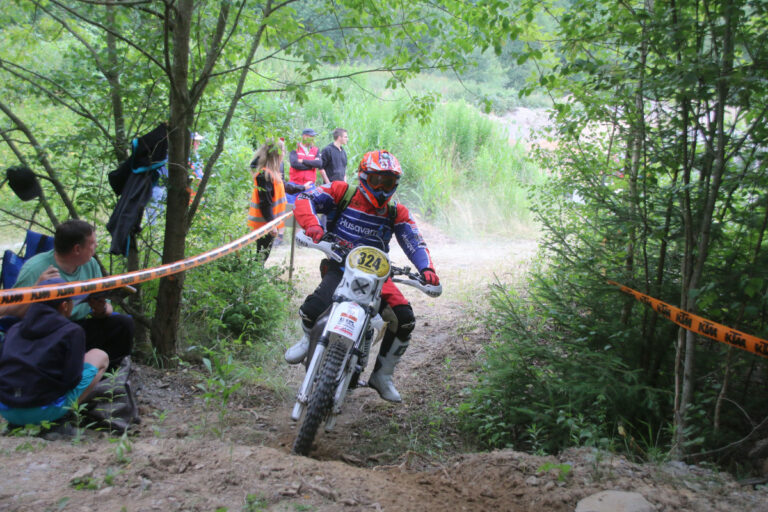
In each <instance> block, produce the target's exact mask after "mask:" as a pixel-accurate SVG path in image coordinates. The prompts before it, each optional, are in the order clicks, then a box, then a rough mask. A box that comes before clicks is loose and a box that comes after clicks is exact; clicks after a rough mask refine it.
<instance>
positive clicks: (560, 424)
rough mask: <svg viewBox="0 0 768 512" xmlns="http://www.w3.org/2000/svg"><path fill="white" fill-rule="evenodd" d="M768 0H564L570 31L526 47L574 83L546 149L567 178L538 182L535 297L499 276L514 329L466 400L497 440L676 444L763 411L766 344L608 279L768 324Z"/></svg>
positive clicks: (485, 433)
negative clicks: (703, 324) (674, 312)
mask: <svg viewBox="0 0 768 512" xmlns="http://www.w3.org/2000/svg"><path fill="white" fill-rule="evenodd" d="M763 4H764V3H763V2H757V1H751V0H743V1H738V2H714V3H706V2H699V1H696V0H690V1H688V0H686V1H684V2H678V3H676V4H675V5H674V6H672V7H670V6H669V5H667V4H658V3H656V4H647V5H646V6H645V7H646V8H647V9H648V10H644V9H643V8H642V7H641V6H636V7H632V8H629V7H628V6H627V5H625V4H617V3H615V2H614V3H611V2H604V1H601V0H580V1H578V2H576V3H575V4H574V5H573V6H572V8H570V9H568V10H567V11H565V12H563V13H562V16H560V17H559V18H558V25H557V31H558V32H559V40H561V41H563V42H564V43H563V44H562V45H559V46H558V47H557V48H554V47H552V48H546V47H540V46H536V45H527V46H526V47H525V48H524V49H523V50H522V52H521V53H520V59H521V62H525V61H528V60H529V59H533V60H535V61H536V62H537V64H538V65H539V66H541V74H540V76H539V86H543V87H545V88H546V89H547V90H548V91H549V92H550V94H551V95H552V97H554V98H562V99H558V100H557V101H555V103H554V114H555V120H556V123H557V124H556V131H555V132H553V136H556V138H557V140H556V141H553V142H556V143H557V146H556V148H555V149H554V150H550V151H545V150H543V149H542V150H540V151H538V152H537V153H536V155H535V156H536V158H537V159H538V161H539V164H540V165H541V166H542V167H544V168H546V169H548V171H549V172H550V173H551V176H552V177H553V179H550V180H548V181H547V182H544V183H541V184H538V185H535V186H533V187H532V188H531V204H532V208H533V211H534V214H535V217H536V219H537V220H538V221H539V222H540V223H541V226H542V239H541V242H540V247H541V256H542V260H544V261H545V263H544V264H542V266H541V267H539V268H536V269H534V271H533V272H532V275H531V280H530V283H529V295H528V296H527V297H525V298H519V297H514V296H512V294H511V291H509V290H506V289H503V288H502V289H501V290H499V289H497V290H496V292H495V293H496V296H495V303H494V315H495V317H496V318H497V319H498V320H499V322H500V323H499V325H498V330H499V335H498V336H499V337H498V341H497V343H496V344H495V345H493V346H492V347H490V348H489V349H488V350H487V352H486V354H485V359H484V367H483V368H484V369H485V370H486V371H487V374H486V375H484V376H483V377H482V378H481V379H480V385H479V386H478V388H477V389H475V390H473V392H472V395H471V400H469V401H468V402H467V404H466V407H465V413H466V417H467V421H468V425H469V426H470V428H473V429H477V430H479V431H480V432H481V436H482V438H483V439H484V440H485V442H486V443H488V444H489V445H492V446H503V445H506V444H511V445H514V446H526V444H527V445H529V446H531V447H534V448H542V449H544V450H547V451H552V450H559V449H561V448H563V447H565V446H570V445H574V444H585V445H591V446H599V447H603V446H618V445H619V444H621V445H622V446H621V447H622V448H623V449H625V450H626V451H628V452H629V453H633V454H636V455H638V456H642V457H650V458H663V457H664V456H666V453H667V452H668V451H669V448H670V446H671V445H672V444H673V441H674V442H675V443H676V447H677V450H678V453H685V452H688V453H691V452H693V453H695V452H700V451H706V450H708V449H712V448H715V447H719V446H724V445H727V444H728V443H732V442H735V441H737V440H739V439H742V438H744V437H745V436H746V435H747V434H749V433H750V432H751V430H752V428H753V425H754V420H750V419H749V418H753V419H754V418H762V417H764V394H763V393H756V392H755V391H756V390H758V389H762V388H763V387H764V386H763V384H764V383H763V382H762V380H761V379H760V378H755V375H756V374H759V373H761V372H763V373H764V371H765V364H766V362H765V361H764V360H762V359H759V358H756V357H755V356H753V355H750V354H747V353H746V352H743V351H739V350H735V349H733V348H729V347H727V346H725V345H723V344H719V343H716V342H713V341H709V340H706V339H704V338H699V339H698V340H697V341H696V342H695V343H694V344H688V345H686V346H680V347H676V343H675V342H676V341H677V340H678V330H679V329H678V327H677V326H676V325H675V324H673V323H671V322H669V321H668V320H667V319H665V318H663V317H662V316H660V315H657V314H656V313H655V312H654V311H653V310H651V309H650V308H647V307H645V306H643V305H642V304H639V303H638V302H636V301H635V300H634V298H631V297H628V296H622V295H620V294H619V292H618V290H617V289H616V288H614V287H612V286H609V285H607V284H606V282H605V281H606V280H607V279H611V280H614V281H617V282H620V283H622V284H625V285H627V286H629V287H631V288H634V289H637V290H639V291H641V292H643V293H646V294H648V295H651V296H653V297H656V298H658V299H661V300H663V301H665V302H668V303H671V304H675V305H679V306H680V307H682V308H684V309H686V310H689V311H692V312H699V313H701V314H702V316H705V317H707V318H709V319H712V320H714V321H716V322H719V323H723V324H725V325H729V326H733V327H735V328H739V329H744V330H745V331H747V332H750V333H753V334H755V335H757V336H760V337H765V334H766V329H768V324H766V321H765V316H764V315H763V314H762V312H763V311H764V310H765V306H766V298H767V297H768V291H766V290H768V288H767V286H768V279H766V276H765V272H764V270H763V269H764V268H765V264H766V258H767V257H768V256H766V236H765V234H766V233H765V231H766V229H767V228H766V226H768V223H766V222H765V219H766V218H768V217H766V211H768V210H767V207H768V203H766V201H765V198H764V197H763V196H764V194H762V195H761V194H759V193H758V192H757V191H758V190H763V189H764V188H765V187H766V186H768V181H767V180H768V174H767V173H766V167H765V165H764V163H763V160H764V156H765V148H766V141H767V140H768V132H767V131H766V130H765V126H766V124H767V123H768V118H766V111H765V109H761V108H755V105H757V104H762V103H763V102H764V101H765V98H766V94H768V90H767V89H766V88H765V86H764V83H762V82H761V78H758V75H759V73H757V71H756V67H755V66H756V63H757V62H762V61H763V59H765V58H766V57H767V55H766V53H765V47H764V45H762V44H761V43H759V42H758V41H759V40H760V38H761V37H762V36H761V35H760V34H761V31H762V33H763V34H764V28H765V24H766V22H765V16H764V13H765V5H763ZM703 13H706V14H703ZM702 15H706V16H707V17H708V19H711V20H713V21H714V24H711V23H701V22H700V21H701V16H702ZM672 19H674V20H675V23H676V25H675V29H674V30H669V26H670V22H671V20H672ZM715 20H716V21H715ZM613 27H619V28H620V29H619V30H614V29H613ZM702 41H707V43H706V44H700V43H701V42H702ZM731 43H733V46H730V45H731ZM753 47H760V48H761V50H759V51H756V52H751V51H750V52H744V51H742V48H753ZM557 52H560V55H562V57H563V59H561V60H558V59H554V58H553V57H554V56H555V54H556V53H557ZM736 70H738V71H736ZM530 87H531V89H532V88H533V86H532V85H531V86H530ZM714 120H717V123H720V124H719V125H718V124H717V123H715V122H714ZM676 348H677V349H679V350H678V351H676ZM676 352H677V353H676ZM694 354H695V357H694ZM689 355H690V357H688V356H689ZM676 356H678V358H677V361H678V363H676ZM694 360H695V366H692V365H691V366H689V367H687V368H686V369H685V371H683V364H689V363H690V362H692V361H694ZM753 372H757V373H753ZM676 376H677V377H678V380H677V381H676ZM726 383H727V384H728V388H727V389H726V392H725V393H723V392H722V391H723V390H724V388H725V385H726ZM736 389H739V390H740V391H739V392H735V390H736ZM681 390H683V391H681ZM674 392H677V393H678V396H677V397H675V396H674ZM686 393H687V394H686ZM492 404H493V405H497V404H503V406H502V407H499V409H500V411H496V410H494V408H493V406H492ZM675 404H678V406H679V407H682V411H680V412H681V413H682V414H680V415H677V416H675V415H673V408H674V407H675ZM680 404H683V405H680ZM719 407H722V410H720V409H719ZM726 409H727V410H729V411H730V412H725V410H726ZM737 411H738V412H737ZM673 418H674V421H675V423H676V425H675V427H674V428H672V426H671V425H672V423H673ZM680 418H682V420H681V419H680ZM715 425H717V428H715ZM617 434H618V437H617ZM619 438H620V439H619ZM619 440H621V443H617V441H619Z"/></svg>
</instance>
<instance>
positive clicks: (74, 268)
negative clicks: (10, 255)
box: [0, 219, 134, 366]
mask: <svg viewBox="0 0 768 512" xmlns="http://www.w3.org/2000/svg"><path fill="white" fill-rule="evenodd" d="M95 252H96V232H95V231H94V229H93V226H91V225H90V224H88V223H87V222H85V221H82V220H77V219H73V220H68V221H66V222H64V223H62V224H60V225H59V226H58V227H57V228H56V233H55V234H54V237H53V250H52V251H47V252H43V253H40V254H37V255H35V256H33V257H32V258H30V259H29V260H27V261H26V262H25V263H24V265H23V266H22V267H21V271H20V272H19V277H18V279H17V280H16V284H15V285H14V288H22V287H26V286H35V285H36V284H39V283H40V282H42V281H45V280H47V279H53V278H57V277H60V278H61V279H63V280H64V281H67V282H71V281H86V280H88V279H95V278H98V277H102V274H101V268H100V267H99V264H98V262H97V261H96V260H95V259H94V258H93V255H94V254H95ZM74 299H75V300H76V301H77V299H78V297H74ZM29 306H30V304H17V305H12V306H2V307H0V316H4V315H13V316H18V317H23V316H24V314H25V313H26V312H27V310H28V309H29ZM70 319H71V320H72V321H74V322H76V323H78V324H79V325H80V326H82V327H83V329H85V344H86V350H90V349H92V348H98V349H101V350H103V351H105V352H106V353H107V354H108V355H109V359H110V366H117V365H118V364H119V362H120V360H121V359H122V358H123V357H124V356H127V355H129V354H130V353H131V348H132V345H133V331H134V325H133V318H131V317H130V316H128V315H121V314H117V313H114V312H113V310H112V304H110V303H109V301H107V300H106V299H105V298H103V297H101V298H98V297H88V298H87V300H85V301H83V302H82V303H80V304H78V305H77V306H75V308H74V310H73V311H72V315H71V317H70Z"/></svg>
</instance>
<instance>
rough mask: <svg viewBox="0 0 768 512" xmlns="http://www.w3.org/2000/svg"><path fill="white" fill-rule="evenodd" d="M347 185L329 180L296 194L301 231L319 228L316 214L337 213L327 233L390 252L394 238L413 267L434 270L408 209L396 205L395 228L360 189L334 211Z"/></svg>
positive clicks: (381, 210) (385, 214) (386, 210)
mask: <svg viewBox="0 0 768 512" xmlns="http://www.w3.org/2000/svg"><path fill="white" fill-rule="evenodd" d="M351 186H354V185H348V184H347V183H345V182H343V181H332V182H331V183H326V184H325V185H323V186H321V187H316V188H313V189H311V190H307V191H305V192H302V193H301V194H299V196H298V198H296V210H295V215H296V221H297V222H298V223H299V225H301V227H302V228H304V229H306V228H308V227H310V226H318V225H320V222H319V220H318V218H317V214H320V213H322V214H325V215H329V214H331V215H334V214H337V217H336V220H335V223H334V224H333V226H332V227H331V228H330V231H331V232H332V233H333V234H335V235H337V236H339V237H340V238H342V239H344V240H346V241H347V242H349V243H351V244H352V245H353V246H355V247H356V246H359V245H368V246H371V247H376V248H378V249H381V250H382V251H384V252H387V253H388V252H389V242H390V240H391V239H392V235H395V238H396V239H397V243H399V244H400V247H401V248H402V249H403V252H404V253H405V255H406V256H408V259H409V260H411V262H412V263H413V265H414V266H415V267H416V268H417V269H419V271H422V270H424V269H427V268H429V269H434V268H435V267H434V266H432V259H431V257H430V255H429V250H428V249H427V244H426V243H425V242H424V239H423V238H422V236H421V233H419V228H418V227H417V226H416V222H414V220H413V217H412V216H411V213H410V212H409V211H408V208H406V207H405V206H403V205H402V204H397V212H396V215H395V219H394V225H393V223H392V221H391V220H390V215H389V210H388V208H382V209H379V210H377V209H376V208H374V206H373V205H372V204H371V203H370V202H369V201H368V200H367V199H366V198H365V196H364V195H363V194H362V193H361V192H360V190H357V191H355V195H354V196H352V200H351V201H350V202H349V205H348V206H347V208H345V209H344V211H342V212H338V213H337V212H336V210H337V206H338V204H339V203H340V202H341V201H342V199H343V198H344V194H345V193H346V191H347V187H351Z"/></svg>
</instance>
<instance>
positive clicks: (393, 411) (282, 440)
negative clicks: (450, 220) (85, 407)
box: [0, 223, 768, 511]
mask: <svg viewBox="0 0 768 512" xmlns="http://www.w3.org/2000/svg"><path fill="white" fill-rule="evenodd" d="M422 226H423V231H424V235H425V238H426V239H427V241H428V242H429V244H430V247H431V250H432V256H433V259H434V261H435V263H436V266H437V270H438V273H439V275H440V277H441V280H442V281H443V284H444V294H443V296H442V297H440V298H438V299H431V298H428V297H426V296H424V295H422V294H420V293H419V292H417V291H415V290H412V289H406V290H404V292H405V293H406V296H407V297H408V298H409V299H410V300H411V301H412V303H413V306H414V310H415V312H416V315H417V322H418V324H417V328H416V331H415V332H414V336H413V341H412V343H411V348H410V349H409V351H408V352H407V353H406V355H405V356H404V358H403V361H402V363H401V365H400V367H398V369H397V373H396V383H397V385H398V389H399V390H400V391H401V393H402V395H403V397H404V400H405V401H404V403H403V404H401V405H393V404H389V403H386V402H384V401H382V400H381V399H379V398H378V396H377V395H376V393H375V392H373V391H372V390H369V389H359V390H356V391H355V392H354V393H352V395H351V396H350V398H349V400H348V402H347V404H346V405H345V412H344V415H343V416H342V418H341V420H340V421H339V424H338V425H337V427H336V430H335V432H332V433H323V432H321V433H319V434H318V436H317V438H316V442H317V443H316V444H317V448H316V450H315V451H314V452H313V453H312V456H311V457H309V458H307V457H297V456H292V455H290V453H289V452H290V446H291V443H292V442H293V436H294V434H295V425H294V424H292V422H291V421H290V419H289V414H290V407H291V404H292V402H293V396H292V395H293V392H294V390H295V388H296V386H297V385H298V382H299V379H300V378H301V376H302V370H301V369H300V368H299V367H287V366H286V367H285V370H284V375H283V378H284V381H285V387H284V389H286V390H289V391H286V392H284V393H279V392H275V391H274V388H269V389H267V388H264V387H258V386H253V387H252V388H249V389H246V390H243V391H242V392H241V393H239V394H238V397H237V399H236V400H235V403H234V404H232V405H231V406H230V410H229V411H228V413H227V414H226V416H225V417H224V418H223V419H222V418H219V417H218V416H217V414H216V413H215V412H214V413H211V410H210V409H205V407H204V404H203V397H202V393H201V391H200V389H199V388H197V387H196V385H197V384H198V383H199V382H200V376H199V374H198V373H196V372H195V371H194V370H193V369H186V370H184V369H182V370H177V371H173V372H166V371H160V370H157V369H153V368H150V367H146V366H138V367H137V369H136V376H135V379H134V380H135V381H136V382H137V384H138V385H139V387H140V389H139V394H138V396H139V402H140V405H141V410H142V413H143V423H142V425H141V426H140V428H139V431H138V433H137V434H136V435H135V436H134V437H132V438H131V439H130V440H128V441H126V440H120V439H114V438H113V439H107V437H106V435H105V434H98V433H93V432H90V431H89V432H88V433H87V434H86V435H85V436H83V438H82V439H81V440H79V442H73V441H72V440H62V441H45V440H43V439H39V438H29V437H9V436H2V437H0V510H14V511H15V510H25V511H26V510H34V511H37V510H75V511H80V510H82V511H89V510H96V509H98V510H103V511H112V510H115V511H118V510H126V511H151V510H163V511H165V510H195V511H197V510H199V511H214V510H230V511H236V510H250V511H254V510H270V511H297V510H307V511H310V510H311V511H336V510H349V511H357V510H361V511H362V510H390V511H409V510H419V511H422V510H427V511H431V510H467V511H482V510H489V511H490V510H504V511H529V510H552V511H571V510H573V509H574V508H575V506H576V503H577V502H578V501H579V499H581V498H583V497H586V496H588V495H590V494H594V493H596V492H599V491H601V490H604V489H622V490H634V491H636V492H640V493H642V494H643V495H644V496H645V497H646V499H648V500H649V501H650V502H651V503H652V504H654V506H655V507H656V508H657V509H658V510H691V511H693V510H696V511H707V510H723V511H725V510H744V511H752V510H753V511H757V510H766V506H765V504H766V503H768V493H766V491H754V490H751V489H749V488H745V487H741V486H739V485H738V484H736V483H734V482H733V480H732V479H731V478H730V477H728V476H727V475H718V474H715V473H711V472H709V471H705V470H702V469H700V468H692V467H687V466H683V465H674V464H670V465H664V466H651V465H645V466H641V465H637V464H632V463H630V462H628V461H626V460H624V459H622V458H617V457H611V456H608V455H605V454H603V455H601V454H596V453H594V452H592V451H590V450H574V451H569V452H566V453H564V454H562V455H561V456H559V457H537V456H533V455H528V454H523V453H518V452H513V451H508V450H507V451H497V452H493V453H465V452H466V451H467V450H468V449H470V448H471V447H472V440H471V439H466V438H464V437H463V436H462V434H461V433H460V432H459V431H458V429H457V428H456V425H454V424H452V423H451V422H450V420H447V419H446V418H450V415H445V414H444V413H443V411H444V409H445V408H446V407H453V406H456V405H458V403H459V402H460V401H461V392H462V389H463V388H464V387H465V386H466V385H467V384H468V383H470V382H471V381H472V379H473V371H474V369H475V366H474V364H475V362H476V358H477V354H478V352H479V351H480V350H481V349H482V347H483V345H484V344H486V343H488V341H489V335H488V333H487V332H486V331H485V330H484V329H483V328H482V323H481V322H480V319H481V318H482V315H483V314H484V313H485V311H486V302H485V299H484V291H485V290H486V289H487V286H488V284H489V283H491V282H493V281H494V280H495V279H496V277H498V278H499V279H500V280H502V281H513V280H519V279H520V277H521V276H522V275H523V274H524V272H525V271H526V269H527V266H528V262H529V261H530V259H531V258H533V257H534V255H535V243H533V242H531V241H526V240H507V241H499V242H497V243H492V244H489V243H484V244H482V245H481V246H478V244H474V243H459V242H454V241H451V240H449V239H448V238H447V237H445V236H443V235H442V234H441V233H440V232H439V231H437V230H435V229H433V228H430V227H429V226H427V225H425V224H424V223H422ZM287 254H288V252H287V247H279V248H277V249H276V250H275V252H274V254H273V257H272V264H280V263H281V262H283V261H285V260H286V258H287ZM392 255H393V261H395V262H397V263H399V264H403V263H406V259H405V257H404V256H402V254H401V253H399V251H398V250H393V254H392ZM319 258H320V255H319V253H315V252H314V251H308V250H303V251H300V252H299V253H298V256H297V260H296V265H297V272H296V278H297V280H298V281H299V284H298V288H299V289H300V291H301V293H300V295H301V294H303V293H306V292H308V291H310V290H311V289H312V287H313V286H314V285H315V284H316V282H315V280H316V267H317V263H318V261H319ZM563 464H569V465H570V467H571V468H572V469H570V471H567V474H565V473H564V470H563V468H564V467H565V466H563ZM75 476H77V477H78V478H79V480H78V481H79V482H81V487H84V488H80V489H78V488H76V486H73V485H72V479H73V477H75Z"/></svg>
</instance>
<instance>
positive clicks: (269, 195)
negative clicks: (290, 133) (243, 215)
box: [248, 139, 286, 261]
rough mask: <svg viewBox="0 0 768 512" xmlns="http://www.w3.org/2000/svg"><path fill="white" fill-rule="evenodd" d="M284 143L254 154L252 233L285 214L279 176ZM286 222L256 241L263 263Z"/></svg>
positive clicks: (250, 210)
mask: <svg viewBox="0 0 768 512" xmlns="http://www.w3.org/2000/svg"><path fill="white" fill-rule="evenodd" d="M283 150H284V146H283V144H282V141H277V142H275V141H273V140H269V139H268V140H267V141H266V142H265V143H264V144H263V145H262V146H261V147H260V148H259V149H258V150H256V153H254V156H253V159H252V160H251V164H250V171H251V176H252V177H253V192H252V194H251V203H250V207H249V208H248V227H249V228H250V229H251V231H253V230H254V229H258V228H260V227H261V226H263V225H265V224H267V223H268V222H271V221H272V220H274V219H275V218H276V217H277V216H279V215H281V214H282V213H284V212H285V205H286V199H285V187H284V186H283V180H282V178H281V177H280V163H281V162H282V160H283ZM283 228H284V223H282V222H281V223H280V224H279V225H277V226H274V227H273V228H272V229H271V230H270V232H269V233H267V234H266V235H264V236H262V237H261V238H259V239H258V240H256V250H257V252H258V254H259V255H260V256H262V257H263V261H267V258H268V257H269V253H270V251H271V250H272V244H273V242H274V241H275V239H276V238H277V236H278V232H279V231H281V230H282V229H283Z"/></svg>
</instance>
